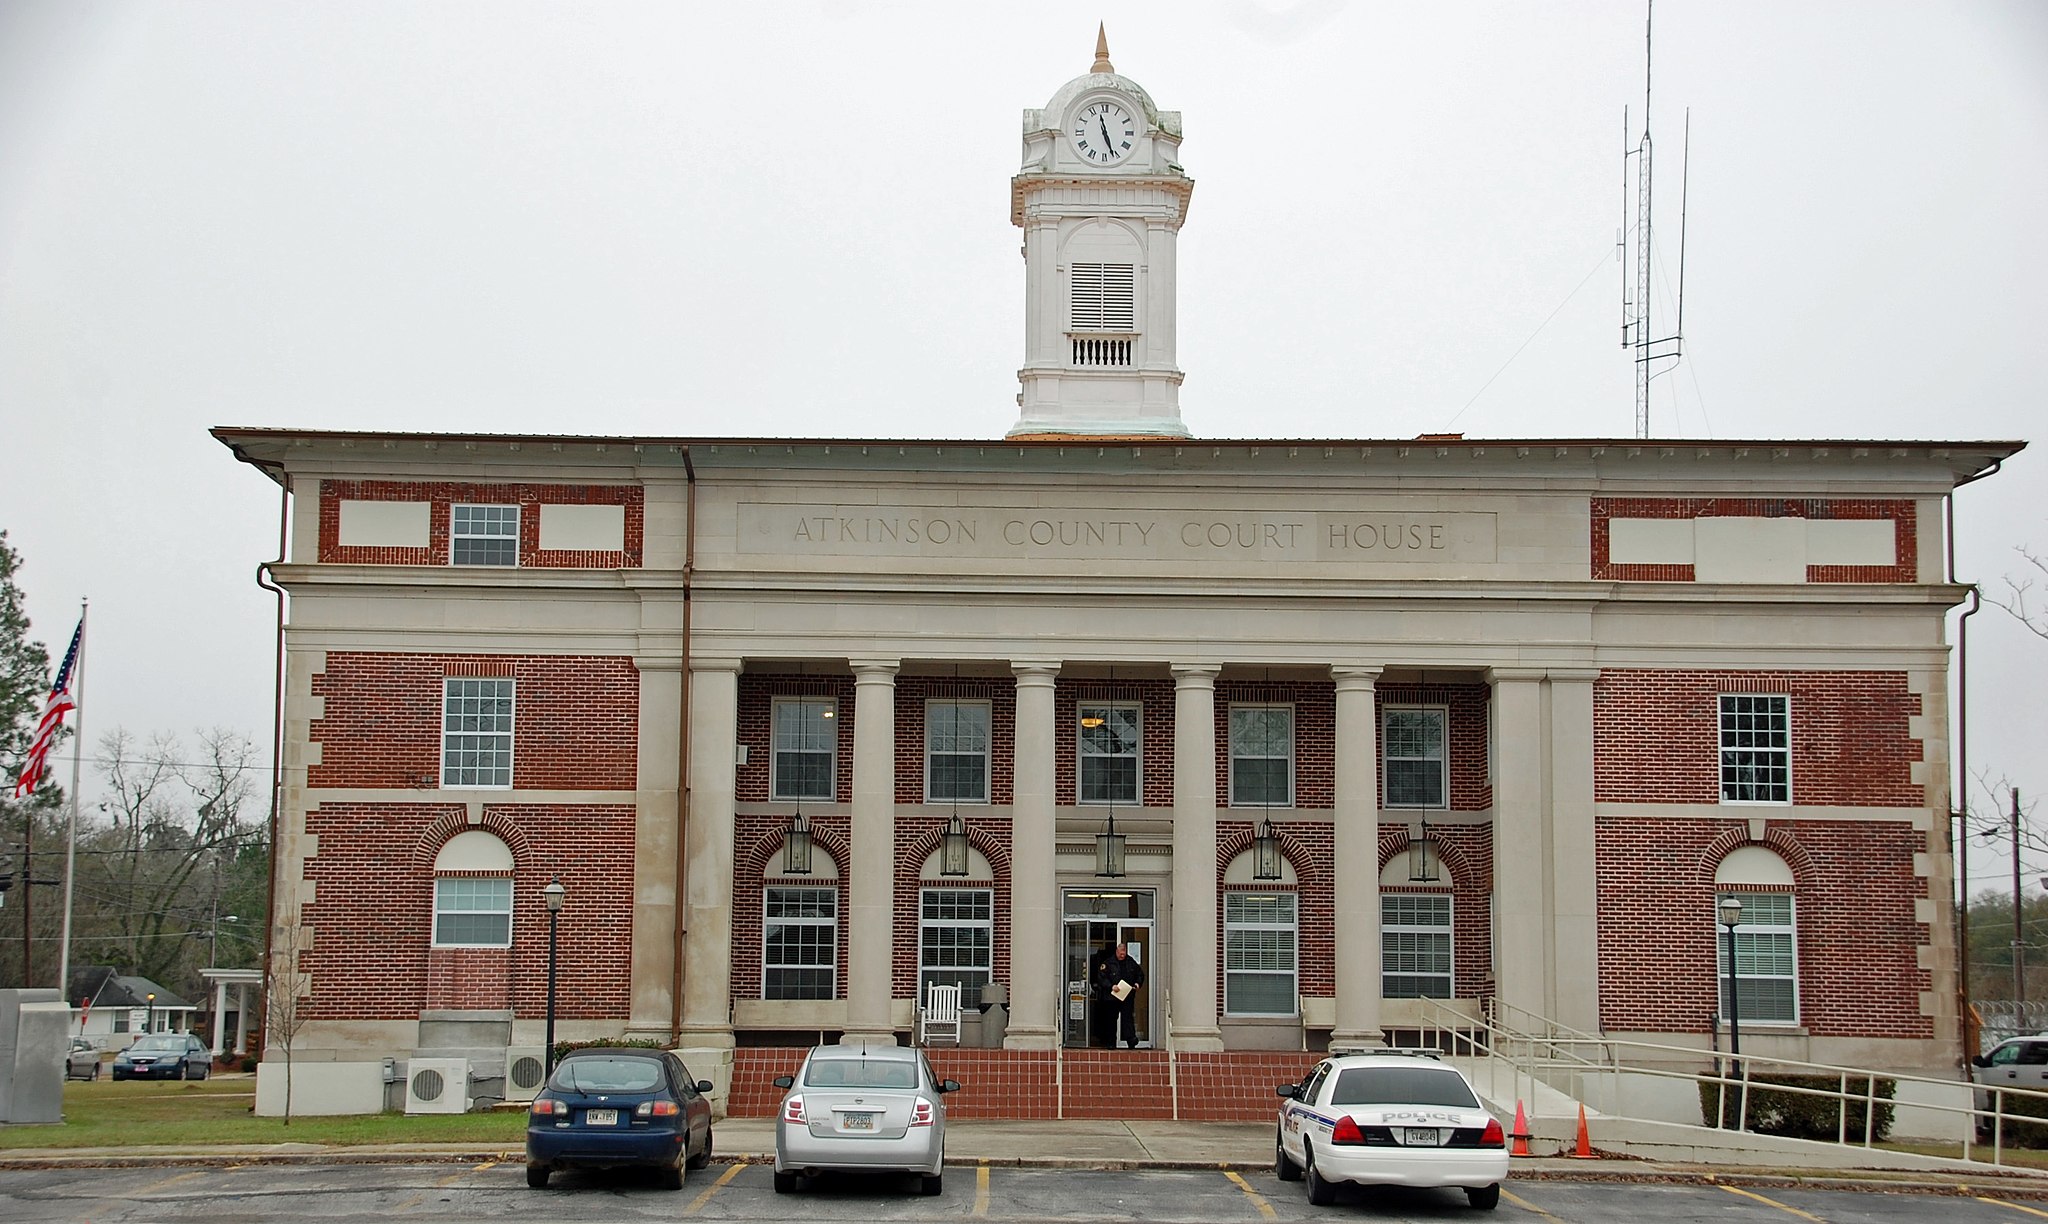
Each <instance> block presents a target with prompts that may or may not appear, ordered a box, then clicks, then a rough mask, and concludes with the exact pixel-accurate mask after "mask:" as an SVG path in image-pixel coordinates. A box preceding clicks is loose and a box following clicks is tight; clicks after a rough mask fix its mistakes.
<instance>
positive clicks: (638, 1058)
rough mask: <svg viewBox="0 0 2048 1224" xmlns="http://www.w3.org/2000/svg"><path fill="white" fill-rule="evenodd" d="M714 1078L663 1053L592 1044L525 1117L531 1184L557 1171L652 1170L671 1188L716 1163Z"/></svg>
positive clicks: (566, 1061)
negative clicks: (710, 1097)
mask: <svg viewBox="0 0 2048 1224" xmlns="http://www.w3.org/2000/svg"><path fill="white" fill-rule="evenodd" d="M709 1091H711V1081H710V1080H700V1079H695V1078H692V1077H691V1075H690V1069H689V1068H688V1067H686V1066H684V1065H683V1060H682V1059H680V1058H677V1057H676V1056H675V1055H674V1054H671V1053H669V1052H668V1051H666V1050H648V1049H641V1048H638V1047H626V1046H591V1047H588V1048H586V1049H581V1050H571V1051H569V1053H568V1054H566V1055H564V1056H563V1057H562V1061H560V1062H558V1063H556V1064H555V1070H554V1074H552V1075H550V1076H549V1077H548V1082H547V1086H546V1087H545V1088H543V1089H541V1091H540V1094H539V1095H538V1096H536V1097H534V1098H533V1104H532V1105H531V1106H530V1107H528V1109H527V1114H526V1184H527V1185H529V1186H531V1187H533V1188H534V1189H536V1190H539V1189H542V1188H544V1187H545V1186H546V1185H547V1184H548V1175H549V1174H551V1173H553V1172H554V1171H555V1170H556V1169H617V1168H632V1167H642V1168H653V1169H656V1170H659V1172H660V1175H661V1181H662V1184H663V1185H664V1186H666V1187H668V1188H669V1189H670V1190H680V1189H682V1188H683V1173H684V1170H685V1169H701V1168H703V1167H704V1166H705V1165H707V1164H709V1163H711V1102H710V1101H707V1100H705V1099H704V1094H705V1093H707V1092H709Z"/></svg>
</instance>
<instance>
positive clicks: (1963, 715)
mask: <svg viewBox="0 0 2048 1224" xmlns="http://www.w3.org/2000/svg"><path fill="white" fill-rule="evenodd" d="M2004 466H2005V460H2004V459H2002V458H2001V459H1994V460H1992V462H1991V466H1990V467H1988V468H1986V469H1984V470H1983V471H1981V472H1977V473H1975V474H1973V475H1970V476H1965V477H1963V478H1962V479H1961V480H1958V481H1956V483H1955V484H1954V485H1953V486H1952V487H1951V488H1950V489H1949V492H1948V495H1947V496H1946V497H1944V498H1942V499H1941V505H1942V518H1943V525H1942V526H1943V533H1944V535H1945V536H1946V537H1947V538H1946V540H1945V541H1944V544H1945V546H1946V548H1947V552H1948V580H1949V582H1951V583H1954V582H1955V581H1956V494H1955V491H1956V490H1957V489H1960V488H1962V487H1963V486H1964V485H1966V484H1971V483H1974V482H1976V481H1979V480H1982V479H1984V478H1985V477H1987V476H1996V475H1998V470H1999V469H2000V468H2002V467H2004ZM1968 586H1969V595H1970V606H1969V608H1967V609H1966V610H1965V611H1964V612H1963V614H1962V615H1961V616H1960V617H1958V618H1957V619H1956V775H1957V776H1956V777H1955V778H1954V779H1952V780H1951V783H1950V786H1949V807H1950V809H1951V810H1950V813H1949V821H1950V828H1951V829H1952V830H1953V836H1954V838H1955V852H1956V897H1957V903H1956V1001H1957V1004H1958V1007H1957V1013H1956V1019H1957V1021H1958V1022H1959V1024H1960V1027H1961V1029H1962V1034H1961V1035H1962V1039H1963V1049H1962V1055H1963V1058H1962V1061H1961V1063H1960V1064H1959V1065H1960V1066H1961V1068H1962V1071H1963V1076H1964V1078H1965V1079H1967V1078H1969V1071H1970V1064H1969V1057H1970V1055H1971V1054H1972V1053H1974V1052H1975V1049H1976V1045H1977V1029H1976V1024H1975V1018H1974V1012H1973V1010H1972V1008H1973V1004H1972V1003H1971V1002H1970V618H1971V617H1973V616H1975V615H1977V612H1978V610H1979V609H1980V608H1982V607H1983V602H1984V601H1983V595H1982V592H1980V591H1979V590H1978V589H1977V584H1976V583H1974V582H1972V583H1969V584H1968ZM1958 799H1960V802H1957V800H1958ZM2013 854H2014V856H2015V858H2017V856H2018V854H2019V848H2018V847H2017V846H2015V847H2014V848H2013Z"/></svg>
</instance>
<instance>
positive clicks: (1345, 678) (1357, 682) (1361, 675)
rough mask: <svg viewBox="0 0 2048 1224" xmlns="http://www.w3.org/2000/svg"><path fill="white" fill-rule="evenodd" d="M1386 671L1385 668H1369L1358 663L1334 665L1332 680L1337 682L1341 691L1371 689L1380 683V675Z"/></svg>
mask: <svg viewBox="0 0 2048 1224" xmlns="http://www.w3.org/2000/svg"><path fill="white" fill-rule="evenodd" d="M1386 670H1387V669H1386V668H1384V667H1367V666H1365V665H1363V664H1357V663H1332V664H1330V679H1332V680H1334V681H1336V682H1337V687H1338V688H1339V689H1340V690H1341V689H1355V688H1371V687H1372V686H1373V685H1375V684H1377V683H1379V679H1380V674H1381V673H1382V672H1384V671H1386Z"/></svg>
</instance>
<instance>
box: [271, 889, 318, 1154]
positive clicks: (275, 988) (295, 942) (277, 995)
mask: <svg viewBox="0 0 2048 1224" xmlns="http://www.w3.org/2000/svg"><path fill="white" fill-rule="evenodd" d="M306 935H307V931H306V928H304V927H302V926H299V925H297V924H292V925H283V926H277V927H273V928H271V933H270V964H269V966H268V970H269V972H268V973H266V974H265V975H264V982H263V1031H264V1034H265V1036H264V1040H265V1041H266V1042H268V1043H269V1044H271V1045H274V1046H276V1047H277V1048H278V1049H279V1050H281V1051H283V1053H284V1124H285V1125H286V1126H290V1125H291V1124H292V1044H293V1042H294V1041H295V1039H296V1038H297V1037H298V1035H299V1030H300V1029H301V1028H303V1027H304V1026H305V1023H306V1016H305V1010H304V1009H305V1004H306V1002H307V996H308V994H310V993H311V989H312V978H311V975H309V974H308V973H307V972H306V971H305V970H304V969H302V968H300V966H299V953H300V952H302V951H303V950H304V941H305V938H306Z"/></svg>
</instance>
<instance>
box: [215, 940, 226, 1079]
mask: <svg viewBox="0 0 2048 1224" xmlns="http://www.w3.org/2000/svg"><path fill="white" fill-rule="evenodd" d="M214 937H215V938H216V939H217V938H219V933H218V932H216V933H215V936H214ZM227 1044H228V984H227V982H226V981H224V980H222V979H218V978H216V979H215V980H214V983H213V1056H214V1057H215V1058H219V1057H220V1056H221V1055H223V1054H225V1053H227Z"/></svg>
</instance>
